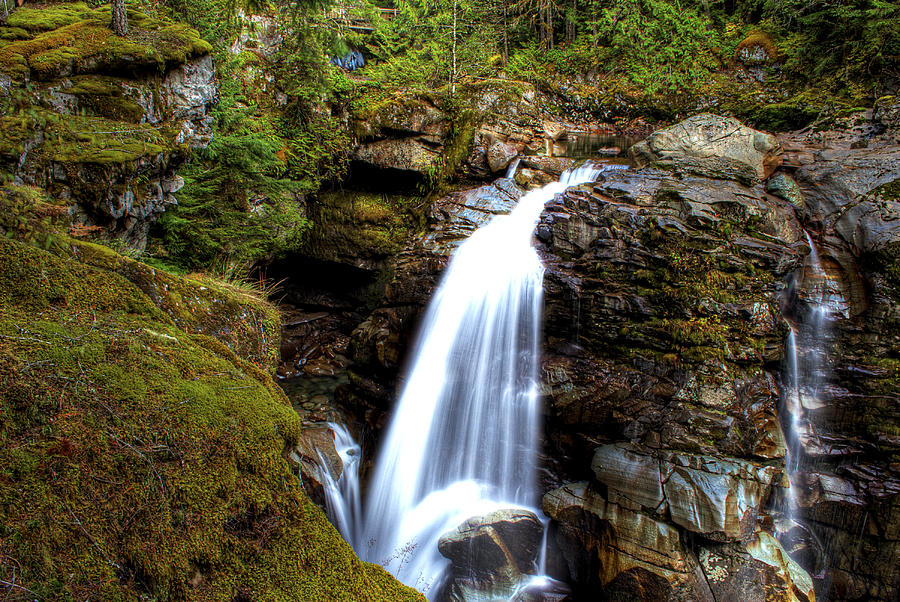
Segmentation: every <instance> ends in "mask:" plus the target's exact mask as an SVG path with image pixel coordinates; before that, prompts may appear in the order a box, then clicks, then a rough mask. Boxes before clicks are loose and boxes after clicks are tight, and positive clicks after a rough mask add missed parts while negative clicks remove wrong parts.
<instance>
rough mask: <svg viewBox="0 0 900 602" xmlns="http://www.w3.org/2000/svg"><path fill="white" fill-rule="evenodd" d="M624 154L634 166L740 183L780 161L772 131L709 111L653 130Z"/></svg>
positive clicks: (765, 172)
mask: <svg viewBox="0 0 900 602" xmlns="http://www.w3.org/2000/svg"><path fill="white" fill-rule="evenodd" d="M630 153H631V155H632V157H633V158H634V160H635V162H636V163H637V165H638V167H643V166H645V165H657V166H660V167H665V168H668V169H673V170H675V171H677V172H684V173H693V174H698V175H703V176H707V177H711V178H717V179H728V180H738V181H741V182H745V183H750V182H752V181H754V180H763V179H765V178H767V177H769V176H770V175H771V174H772V172H774V171H775V169H776V168H777V167H778V166H779V165H781V145H780V144H779V143H778V140H777V139H776V138H775V137H774V136H773V135H771V134H767V133H765V132H760V131H757V130H754V129H751V128H748V127H747V126H745V125H743V124H741V122H739V121H738V120H736V119H733V118H730V117H720V116H718V115H712V114H710V113H703V114H701V115H696V116H694V117H690V118H689V119H686V120H684V121H682V122H681V123H678V124H676V125H673V126H671V127H668V128H665V129H663V130H659V131H657V132H653V133H652V134H650V136H648V137H647V138H646V139H645V140H642V141H641V142H639V143H637V144H635V145H634V146H633V147H632V148H631V150H630Z"/></svg>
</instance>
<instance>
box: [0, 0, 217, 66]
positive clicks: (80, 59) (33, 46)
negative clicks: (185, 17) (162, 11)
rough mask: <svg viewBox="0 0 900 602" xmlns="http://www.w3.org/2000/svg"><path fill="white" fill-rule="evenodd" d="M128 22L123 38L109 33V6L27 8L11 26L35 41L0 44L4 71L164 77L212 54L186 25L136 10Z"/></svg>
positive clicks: (132, 12) (0, 62) (59, 5)
mask: <svg viewBox="0 0 900 602" xmlns="http://www.w3.org/2000/svg"><path fill="white" fill-rule="evenodd" d="M128 16H129V22H130V25H131V32H130V33H129V35H128V36H125V37H119V36H116V35H114V34H113V32H112V30H111V29H110V28H109V23H110V20H111V12H110V8H109V7H108V6H106V7H102V8H96V9H91V8H88V6H87V5H86V4H84V3H81V2H78V3H72V4H69V3H64V4H52V5H47V6H42V7H40V8H31V7H23V8H22V9H20V10H19V11H16V12H15V13H13V14H12V15H10V18H9V20H8V23H7V24H8V26H9V27H11V28H18V29H22V30H25V31H26V32H28V34H29V36H30V37H29V38H28V39H18V40H14V41H3V42H0V71H2V72H4V73H6V74H8V75H10V76H12V77H13V78H15V79H24V80H27V79H37V80H48V79H53V78H57V77H63V76H67V75H73V74H77V73H117V72H118V73H121V72H128V73H131V72H133V71H135V70H141V69H149V70H155V71H158V72H160V73H161V72H164V71H165V70H166V69H167V68H171V67H173V66H175V65H178V64H182V63H185V62H187V61H188V60H190V59H192V58H196V57H198V56H202V55H204V54H207V53H209V52H210V50H211V49H212V47H211V46H210V45H209V43H208V42H206V41H204V40H203V39H201V38H200V35H199V34H198V33H197V31H196V30H193V29H191V28H190V27H188V26H186V25H184V24H180V23H174V22H172V21H168V20H163V19H153V18H150V17H147V16H146V15H145V14H143V13H142V12H140V11H136V10H130V11H129V15H128ZM17 37H19V36H17Z"/></svg>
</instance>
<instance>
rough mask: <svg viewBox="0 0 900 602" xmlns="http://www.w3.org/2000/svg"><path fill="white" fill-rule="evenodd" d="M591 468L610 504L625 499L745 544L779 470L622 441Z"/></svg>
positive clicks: (603, 451) (708, 533)
mask: <svg viewBox="0 0 900 602" xmlns="http://www.w3.org/2000/svg"><path fill="white" fill-rule="evenodd" d="M591 468H592V469H593V471H594V475H595V476H596V478H597V480H598V481H599V482H601V483H603V484H604V485H606V486H607V487H609V492H610V499H611V500H613V501H616V500H618V499H619V497H618V496H623V497H625V498H627V499H628V500H630V502H632V503H637V504H640V505H641V506H642V507H643V509H644V511H645V512H648V513H650V514H658V515H660V516H669V517H670V518H671V520H672V522H674V523H675V524H676V525H679V526H681V527H683V528H684V529H687V530H688V531H693V532H695V533H700V534H702V535H704V536H705V537H707V538H708V539H712V540H721V541H729V540H731V541H740V540H742V539H745V538H746V537H747V535H748V534H749V533H752V532H753V530H754V527H755V526H756V521H757V519H758V518H759V515H760V510H761V507H762V504H763V502H764V501H765V499H766V498H767V497H768V495H769V493H770V488H771V485H772V483H773V479H774V477H775V475H776V474H777V472H778V470H777V469H776V468H775V467H772V466H765V467H764V466H758V465H754V464H751V463H749V462H744V461H741V460H720V459H715V458H710V457H705V456H694V455H689V454H678V453H669V454H663V455H662V457H657V456H655V455H654V454H652V453H649V452H648V451H647V450H642V449H640V448H637V447H635V446H632V445H629V444H621V443H620V444H614V445H603V446H601V447H599V448H597V451H596V453H595V454H594V460H593V462H592V464H591ZM613 492H615V497H614V496H613ZM624 503H625V505H626V506H627V505H633V504H631V503H629V502H624Z"/></svg>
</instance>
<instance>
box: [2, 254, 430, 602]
mask: <svg viewBox="0 0 900 602" xmlns="http://www.w3.org/2000/svg"><path fill="white" fill-rule="evenodd" d="M44 240H45V241H48V240H49V239H44ZM46 246H48V247H49V248H50V249H51V250H50V251H45V250H42V249H39V248H37V247H35V246H33V245H31V244H28V243H24V242H19V241H17V240H13V239H11V238H0V262H2V264H3V266H4V269H3V270H2V272H0V579H2V580H3V581H4V582H6V583H15V584H16V586H15V587H10V586H6V585H4V586H3V587H2V588H0V590H3V592H4V593H5V594H8V595H9V596H10V597H9V599H24V598H28V599H31V598H40V599H52V600H84V599H102V600H138V599H157V600H172V599H192V600H233V599H253V600H407V599H408V600H412V599H419V596H418V594H416V593H415V592H412V591H411V590H408V589H406V588H404V587H403V586H401V585H400V584H398V583H397V582H396V581H394V580H393V579H392V578H391V577H390V576H389V575H388V574H387V573H385V572H384V571H383V570H382V569H381V568H380V567H376V566H374V565H368V564H365V563H362V562H360V561H359V560H358V559H357V558H356V557H355V556H354V554H353V552H352V550H351V549H350V547H349V546H347V544H346V543H344V542H343V541H342V540H341V539H340V537H339V536H338V534H337V533H336V531H335V530H334V529H333V527H332V526H331V525H330V524H329V523H328V522H327V520H326V519H325V517H324V515H323V514H322V512H321V511H320V510H319V509H318V508H317V507H316V506H314V505H313V504H312V503H311V502H310V501H309V500H308V498H307V497H306V495H305V494H304V492H303V490H302V485H301V483H300V481H299V479H298V478H297V477H296V476H295V475H294V474H293V472H292V470H291V467H290V466H289V464H288V462H287V461H286V460H285V459H284V451H285V450H287V449H290V448H291V447H292V446H293V445H295V444H296V441H297V438H298V437H299V435H300V428H301V426H300V420H299V418H298V417H297V415H296V414H295V413H294V412H293V410H292V409H291V408H290V406H289V405H288V403H287V401H286V399H285V398H284V396H283V394H282V393H281V392H280V390H279V389H278V388H277V386H275V385H274V383H273V382H272V380H271V379H270V378H269V377H268V376H267V375H266V374H265V373H264V372H263V371H261V370H260V369H259V368H258V367H257V366H255V365H254V364H252V363H250V362H249V361H247V360H246V359H244V358H242V357H240V356H239V355H237V354H235V353H234V352H232V351H231V350H230V349H229V348H228V347H227V346H226V345H225V344H223V342H221V341H220V340H218V339H216V338H213V337H211V336H209V335H207V334H194V333H193V331H194V330H197V329H195V328H192V327H191V324H190V323H187V322H185V318H184V317H183V316H179V314H178V311H175V310H173V306H171V305H169V306H167V305H166V303H160V299H159V298H156V299H154V298H152V295H148V294H147V292H145V290H142V289H144V288H146V287H145V286H139V285H136V284H135V283H133V282H132V279H134V280H135V281H138V280H139V279H137V278H134V276H133V274H134V273H136V272H143V273H144V274H145V275H146V274H151V273H152V272H153V270H152V269H151V268H149V267H147V266H141V265H140V264H137V262H130V261H129V260H125V259H123V258H119V257H116V256H115V254H114V253H112V252H111V251H108V250H106V249H102V248H99V247H93V246H90V245H84V244H76V245H75V246H74V247H73V244H72V241H71V240H70V239H66V238H62V237H57V238H56V240H55V241H50V242H47V243H46ZM73 248H74V252H73ZM123 274H126V275H130V278H131V279H129V278H126V277H125V276H123ZM156 283H157V286H158V287H160V288H162V289H167V290H168V292H169V294H168V297H166V298H167V299H168V300H169V303H174V299H175V298H176V295H175V294H174V291H177V292H178V293H179V294H180V295H181V296H184V295H185V293H187V292H191V291H193V294H194V295H196V296H197V297H198V298H202V297H203V291H202V290H198V289H200V288H201V287H200V286H199V285H197V284H192V283H191V282H190V281H188V280H182V279H177V278H175V277H171V276H168V275H166V276H159V280H157V281H156ZM222 294H224V293H222ZM160 298H162V297H160ZM226 302H227V301H226ZM231 302H232V303H236V304H238V305H240V304H243V305H246V303H245V302H244V301H242V300H241V299H237V298H235V299H232V301H231ZM190 308H191V306H190V304H188V303H185V304H184V305H183V306H181V307H180V311H183V312H186V311H190ZM164 310H165V311H164ZM201 314H202V312H201ZM204 319H205V318H204V317H203V316H202V315H201V317H200V318H198V322H202V321H203V320H204ZM180 326H182V327H180ZM188 331H191V332H188ZM226 340H227V339H226ZM243 355H245V356H250V357H252V356H253V354H252V353H249V354H248V353H244V354H243ZM257 361H259V360H257Z"/></svg>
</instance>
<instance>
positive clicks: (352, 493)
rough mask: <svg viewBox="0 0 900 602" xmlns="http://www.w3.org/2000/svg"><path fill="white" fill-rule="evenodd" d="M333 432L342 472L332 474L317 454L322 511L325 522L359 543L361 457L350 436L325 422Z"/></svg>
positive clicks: (351, 540)
mask: <svg viewBox="0 0 900 602" xmlns="http://www.w3.org/2000/svg"><path fill="white" fill-rule="evenodd" d="M328 427H329V428H330V429H331V430H332V432H333V433H334V449H335V451H336V452H337V454H338V457H340V459H341V464H342V465H343V470H342V471H341V474H340V475H339V476H338V475H335V474H334V473H332V472H331V470H330V469H328V468H327V467H328V466H329V464H328V463H327V462H326V461H325V459H324V458H323V457H322V454H321V452H320V453H319V466H321V467H322V487H323V489H324V490H325V508H326V511H327V514H328V520H330V521H331V524H333V525H334V526H335V527H336V528H337V530H338V531H339V532H340V534H341V535H343V537H344V539H345V540H347V541H348V542H351V544H352V542H354V541H358V540H359V538H360V536H361V534H360V532H359V530H360V527H361V526H362V503H361V497H360V487H359V461H360V458H361V456H362V454H361V450H360V448H359V445H358V444H357V443H356V441H354V440H353V436H352V435H351V434H350V433H349V432H348V431H347V429H346V428H344V427H343V426H342V425H340V424H335V423H333V422H329V423H328Z"/></svg>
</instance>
